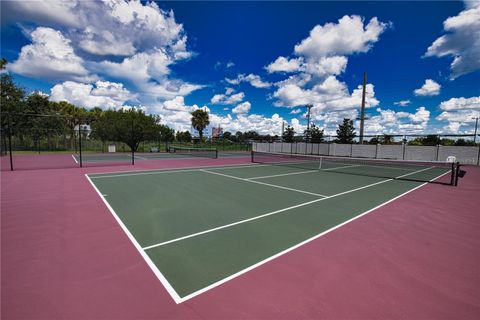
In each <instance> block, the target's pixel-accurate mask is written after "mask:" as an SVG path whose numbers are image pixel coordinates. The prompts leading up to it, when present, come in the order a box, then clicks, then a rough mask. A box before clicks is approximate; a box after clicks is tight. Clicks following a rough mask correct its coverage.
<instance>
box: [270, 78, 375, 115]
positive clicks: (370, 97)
mask: <svg viewBox="0 0 480 320" xmlns="http://www.w3.org/2000/svg"><path fill="white" fill-rule="evenodd" d="M365 93H366V95H365V102H366V106H367V108H368V107H375V106H377V105H378V104H379V103H380V102H379V101H378V100H377V99H376V98H375V91H374V86H373V85H372V84H368V85H367V86H366V90H365ZM274 97H275V98H278V102H277V106H301V105H307V104H312V105H313V108H312V113H318V112H325V111H331V110H341V109H354V108H359V107H360V105H361V101H362V86H358V87H357V88H356V89H355V90H353V92H352V93H351V94H349V92H348V88H347V86H346V84H345V83H343V82H340V81H338V79H336V78H335V77H333V76H330V77H328V78H327V79H325V80H324V81H323V82H321V83H319V84H316V85H315V86H314V87H313V88H311V89H303V88H301V87H299V86H297V85H294V84H287V85H285V86H282V87H281V88H279V89H278V90H277V91H276V92H275V93H274Z"/></svg>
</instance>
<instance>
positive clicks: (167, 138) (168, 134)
mask: <svg viewBox="0 0 480 320" xmlns="http://www.w3.org/2000/svg"><path fill="white" fill-rule="evenodd" d="M158 129H159V130H160V140H161V141H164V142H172V141H173V140H175V130H174V129H172V128H170V127H168V126H165V125H163V124H159V125H158ZM187 132H188V131H187ZM188 134H190V132H188Z"/></svg>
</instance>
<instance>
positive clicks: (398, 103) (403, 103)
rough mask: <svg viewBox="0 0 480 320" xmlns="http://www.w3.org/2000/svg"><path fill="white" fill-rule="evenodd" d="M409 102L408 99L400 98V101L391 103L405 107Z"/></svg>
mask: <svg viewBox="0 0 480 320" xmlns="http://www.w3.org/2000/svg"><path fill="white" fill-rule="evenodd" d="M410 103H411V101H410V100H400V101H396V102H394V103H393V104H394V105H396V106H400V107H406V106H408V105H409V104H410Z"/></svg>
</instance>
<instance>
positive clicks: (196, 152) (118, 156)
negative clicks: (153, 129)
mask: <svg viewBox="0 0 480 320" xmlns="http://www.w3.org/2000/svg"><path fill="white" fill-rule="evenodd" d="M248 155H249V153H248V152H241V151H237V152H235V151H232V152H219V151H217V149H208V150H205V149H199V148H183V149H182V148H179V147H175V148H171V151H170V152H142V153H140V152H139V153H137V152H136V153H134V154H133V158H134V160H135V161H139V160H140V161H143V160H166V159H183V158H191V157H200V158H211V159H215V158H217V157H220V158H229V157H245V156H248ZM72 158H73V161H75V162H76V163H79V162H80V156H79V155H76V154H75V155H72ZM82 161H83V162H84V163H108V162H131V161H132V154H131V153H129V152H115V153H88V152H87V153H83V154H82Z"/></svg>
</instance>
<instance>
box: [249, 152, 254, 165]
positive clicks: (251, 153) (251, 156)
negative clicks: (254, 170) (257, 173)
mask: <svg viewBox="0 0 480 320" xmlns="http://www.w3.org/2000/svg"><path fill="white" fill-rule="evenodd" d="M250 161H251V162H252V163H253V162H255V161H253V150H252V151H250Z"/></svg>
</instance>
